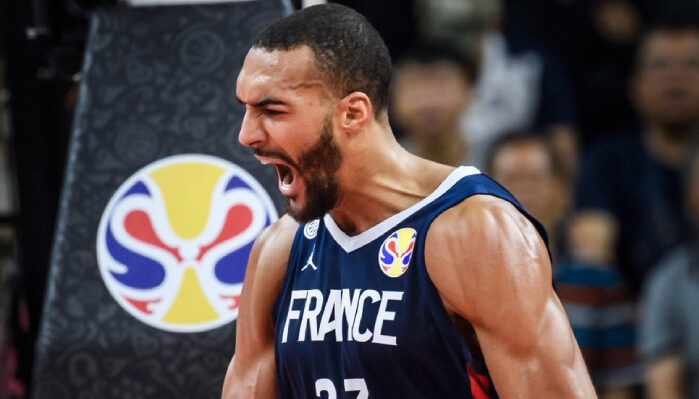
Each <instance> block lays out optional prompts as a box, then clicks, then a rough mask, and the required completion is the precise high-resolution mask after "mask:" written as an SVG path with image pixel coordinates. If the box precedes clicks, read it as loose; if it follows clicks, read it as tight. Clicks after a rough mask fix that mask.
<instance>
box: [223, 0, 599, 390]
mask: <svg viewBox="0 0 699 399" xmlns="http://www.w3.org/2000/svg"><path fill="white" fill-rule="evenodd" d="M390 65H391V64H390V59H389V55H388V51H387V49H386V47H385V44H384V43H383V41H382V40H381V38H380V37H379V35H378V34H377V32H376V31H375V30H374V29H373V28H372V27H371V26H370V25H369V23H368V22H367V21H366V20H365V19H364V18H363V17H361V16H360V15H358V14H357V13H356V12H354V11H352V10H350V9H348V8H345V7H343V6H339V5H320V6H315V7H310V8H307V9H304V10H302V11H299V12H297V13H296V14H293V15H291V16H289V17H287V18H284V19H282V20H280V21H278V22H276V23H275V24H273V25H272V26H270V27H269V28H268V29H267V30H266V31H264V32H263V33H262V34H261V35H260V36H259V37H258V39H257V40H256V42H255V43H254V44H253V46H252V49H251V50H250V51H249V53H248V55H247V57H246V59H245V62H244V65H243V68H242V70H241V72H240V75H239V76H238V82H237V96H238V99H239V101H240V102H241V103H243V104H244V105H245V108H246V114H245V118H244V120H243V123H242V127H241V131H240V136H239V140H240V142H241V143H242V144H243V145H245V146H249V147H252V148H253V149H254V152H255V155H256V157H257V158H258V159H259V160H260V161H261V162H262V163H264V164H271V165H273V166H274V168H275V169H276V171H277V173H278V175H279V190H280V191H281V193H282V194H283V195H284V196H285V197H286V198H287V199H288V215H286V216H284V217H282V218H281V219H280V220H278V221H277V222H276V223H274V224H273V225H271V226H270V227H269V228H267V230H265V231H264V232H263V233H262V234H261V235H260V236H259V237H258V239H257V241H256V242H255V244H254V246H253V248H252V252H251V254H250V260H249V264H248V269H247V275H246V277H245V283H244V288H243V292H242V298H241V305H240V306H241V307H240V313H239V316H238V325H237V337H236V352H235V356H234V357H233V360H232V361H231V365H230V367H229V370H228V373H227V375H226V380H225V383H224V387H223V397H224V398H227V399H228V398H245V399H250V398H276V397H281V398H368V397H371V398H477V399H483V398H493V397H497V395H499V397H502V398H537V399H542V398H556V399H561V398H593V397H595V393H594V390H593V388H592V385H591V383H590V379H589V376H588V374H587V371H586V369H585V364H584V363H583V359H582V357H581V354H580V351H579V349H578V346H577V343H576V341H575V339H574V337H573V334H572V332H571V329H570V326H569V324H568V321H567V319H566V316H565V313H564V311H563V309H562V307H561V304H560V302H559V301H558V299H557V297H556V295H555V294H554V292H553V290H552V283H551V266H550V260H549V255H548V252H547V248H546V244H545V241H546V239H545V233H544V231H543V229H542V228H541V227H540V225H539V224H538V222H536V221H534V220H533V219H532V218H530V217H529V216H528V215H527V213H526V212H525V211H524V210H523V209H522V208H521V206H520V205H519V204H518V203H517V201H516V200H515V199H514V198H513V197H512V196H511V195H510V194H509V193H508V192H506V191H505V190H504V189H503V188H501V187H500V186H499V185H498V184H497V183H495V182H494V181H492V180H490V179H489V178H487V177H485V176H484V175H482V174H480V173H479V172H478V171H477V170H475V168H470V167H459V168H453V167H450V166H445V165H440V164H437V163H434V162H430V161H427V160H424V159H421V158H418V157H416V156H413V155H411V154H409V153H408V152H406V151H405V150H404V149H403V148H401V147H400V146H399V145H398V144H397V142H396V140H395V138H394V136H393V134H392V132H391V129H390V127H389V123H388V117H387V112H386V102H387V97H388V88H389V87H388V86H389V82H390V79H391V66H390ZM496 391H497V393H496Z"/></svg>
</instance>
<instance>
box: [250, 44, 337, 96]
mask: <svg viewBox="0 0 699 399" xmlns="http://www.w3.org/2000/svg"><path fill="white" fill-rule="evenodd" d="M323 86H324V83H323V80H322V78H321V74H320V72H319V70H318V68H317V67H316V66H315V63H314V54H313V51H312V50H311V49H310V48H309V47H307V46H300V47H297V48H294V49H292V50H288V51H287V50H271V51H270V50H265V49H261V48H252V49H250V51H249V52H248V54H247V56H246V57H245V62H244V63H243V68H242V69H241V71H240V75H238V81H237V91H238V93H237V94H238V96H239V97H240V98H241V99H243V100H244V101H246V102H247V101H248V100H250V101H252V100H253V99H248V98H247V97H249V96H252V97H256V96H268V95H272V94H274V93H273V92H277V91H298V90H303V89H308V88H313V87H321V88H322V87H323Z"/></svg>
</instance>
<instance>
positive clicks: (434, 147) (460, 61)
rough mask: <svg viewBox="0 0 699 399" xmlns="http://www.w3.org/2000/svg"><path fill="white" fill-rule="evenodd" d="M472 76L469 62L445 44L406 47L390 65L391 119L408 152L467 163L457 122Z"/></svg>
mask: <svg viewBox="0 0 699 399" xmlns="http://www.w3.org/2000/svg"><path fill="white" fill-rule="evenodd" d="M474 77H475V67H474V65H473V63H472V62H471V61H469V60H468V59H467V58H466V57H464V56H462V55H461V54H460V53H459V52H458V51H457V50H456V49H454V48H452V47H449V46H447V45H438V44H425V45H421V46H418V47H416V48H414V49H412V50H410V51H408V54H407V55H406V56H405V57H403V59H402V60H401V62H399V64H398V65H397V66H396V68H395V71H394V81H393V89H392V93H391V110H392V117H393V118H392V119H393V121H394V122H395V123H396V124H397V126H398V130H399V131H401V132H402V133H403V135H402V136H403V139H402V140H401V142H402V144H403V145H404V146H405V147H406V148H407V149H408V150H410V151H411V152H413V153H415V154H416V155H418V156H421V157H423V158H427V159H430V160H433V161H436V162H440V163H443V164H446V165H454V166H458V165H468V164H470V160H469V159H468V157H467V155H468V149H469V146H468V143H467V142H466V139H465V138H464V136H463V134H461V131H460V124H459V121H460V120H461V116H462V115H463V113H464V110H465V109H466V106H467V105H468V100H469V96H470V93H471V86H472V84H473V81H474Z"/></svg>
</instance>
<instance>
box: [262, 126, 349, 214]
mask: <svg viewBox="0 0 699 399" xmlns="http://www.w3.org/2000/svg"><path fill="white" fill-rule="evenodd" d="M255 153H256V154H258V155H264V156H273V157H277V158H279V159H281V160H283V161H284V162H286V163H287V164H289V165H290V166H291V167H293V169H295V170H296V173H297V176H295V178H302V179H303V181H304V182H305V183H306V191H305V197H306V201H305V203H304V204H303V205H299V204H295V203H293V200H294V198H289V197H287V198H286V212H287V213H288V214H289V215H290V216H291V217H293V218H294V219H295V220H296V221H297V222H299V223H306V222H309V221H311V220H313V219H318V218H320V217H322V216H323V215H325V214H326V213H328V212H329V211H330V210H331V209H333V208H334V207H335V205H336V204H337V201H338V198H339V197H340V189H339V184H338V183H337V171H338V170H339V169H340V165H341V164H342V153H341V152H340V148H339V147H338V146H337V143H336V142H335V138H334V136H333V132H332V120H331V119H330V118H329V117H327V118H325V120H324V121H323V127H322V128H321V130H320V135H319V138H318V141H316V143H315V144H313V145H312V146H311V147H310V148H309V149H308V150H306V151H304V152H302V153H301V155H300V156H299V158H298V162H294V161H292V160H291V159H290V158H289V157H288V156H286V155H285V154H281V153H277V152H267V151H264V150H255Z"/></svg>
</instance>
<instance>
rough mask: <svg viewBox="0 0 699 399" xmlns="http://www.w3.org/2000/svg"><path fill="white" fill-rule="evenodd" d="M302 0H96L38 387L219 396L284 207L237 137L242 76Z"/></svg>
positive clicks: (160, 398)
mask: <svg viewBox="0 0 699 399" xmlns="http://www.w3.org/2000/svg"><path fill="white" fill-rule="evenodd" d="M289 10H290V7H288V6H287V5H286V2H285V1H283V0H252V1H243V2H234V3H227V4H215V5H214V4H210V5H198V6H168V7H155V8H129V7H126V6H123V5H122V6H116V7H110V8H103V9H100V10H97V11H96V12H95V13H94V15H93V17H92V21H91V28H90V33H89V40H88V45H87V49H86V54H85V61H84V68H83V81H82V84H81V87H80V100H79V104H78V107H77V109H76V114H75V122H74V127H73V137H72V142H71V147H70V153H69V161H68V162H69V163H68V168H67V172H66V178H65V185H64V190H63V195H62V199H61V205H60V210H59V217H58V225H57V230H56V238H55V244H54V249H53V254H52V261H51V263H52V264H51V272H50V276H49V282H48V287H47V299H46V303H45V307H44V315H43V322H42V325H41V331H40V336H39V342H38V343H37V353H36V366H35V372H34V380H33V384H32V388H33V389H32V392H33V395H32V396H33V397H34V398H37V399H89V398H95V399H105V398H120V399H121V398H143V399H150V398H152V399H156V398H157V399H164V398H167V399H175V398H182V399H200V398H219V397H220V392H221V387H222V384H223V377H224V374H225V372H226V368H227V366H228V362H229V361H230V359H231V356H232V355H233V351H234V347H233V346H234V337H235V319H236V317H237V312H238V299H239V296H240V289H241V287H242V280H243V275H244V273H245V266H246V263H247V258H248V255H249V252H250V248H251V246H252V242H253V240H254V238H255V237H256V236H257V235H258V234H259V232H260V231H261V230H262V229H263V228H264V227H265V226H267V225H269V224H270V223H272V222H273V221H274V220H275V219H276V218H277V217H278V215H279V214H280V213H281V211H282V198H281V196H280V194H279V193H278V189H277V177H276V173H275V172H274V170H273V169H272V168H266V167H262V166H261V165H260V164H259V163H258V161H257V160H256V159H255V158H254V157H253V156H252V153H251V151H250V150H249V149H246V148H243V147H242V146H241V145H240V144H238V140H237V135H238V131H239V129H240V124H241V122H242V119H243V113H244V109H243V107H242V106H241V105H240V104H238V102H237V101H236V99H235V83H236V78H237V76H238V73H239V71H240V68H241V66H242V63H243V59H244V57H245V54H246V53H247V50H248V48H249V46H250V45H251V43H252V40H253V39H254V38H255V36H256V35H257V34H258V33H259V32H260V31H261V30H262V29H264V28H265V27H266V26H267V25H269V24H270V23H272V22H273V21H275V20H276V19H278V18H280V17H282V16H283V15H285V14H286V13H288V12H289ZM270 317H271V316H270Z"/></svg>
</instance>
